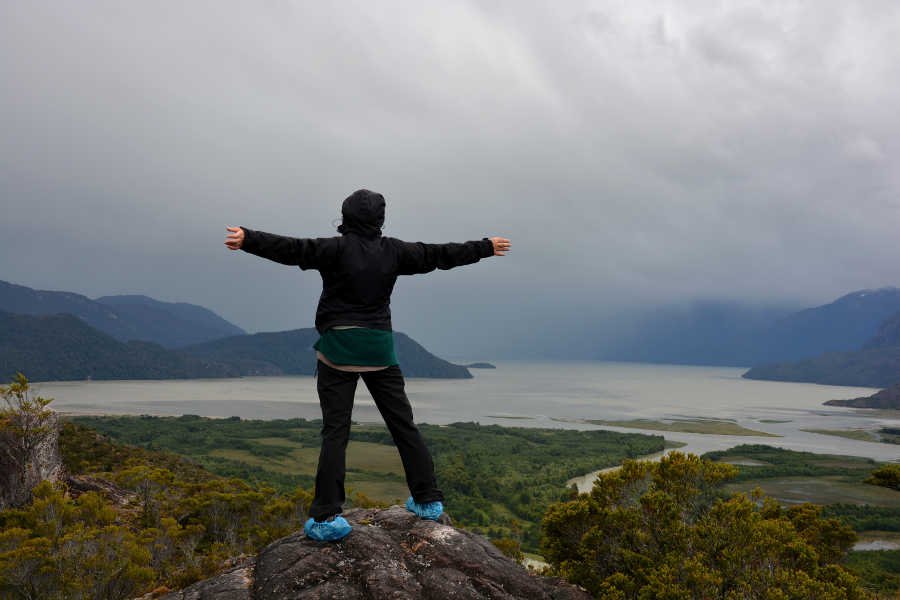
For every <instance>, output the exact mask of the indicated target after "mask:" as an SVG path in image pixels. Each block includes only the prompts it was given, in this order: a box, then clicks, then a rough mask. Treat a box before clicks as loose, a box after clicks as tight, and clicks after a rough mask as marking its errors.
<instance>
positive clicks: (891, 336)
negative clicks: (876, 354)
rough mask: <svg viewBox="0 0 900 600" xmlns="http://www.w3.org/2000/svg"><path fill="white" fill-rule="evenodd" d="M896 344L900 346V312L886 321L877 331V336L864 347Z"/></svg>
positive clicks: (883, 346) (884, 346)
mask: <svg viewBox="0 0 900 600" xmlns="http://www.w3.org/2000/svg"><path fill="white" fill-rule="evenodd" d="M894 346H900V313H897V314H895V315H893V316H892V317H890V318H888V319H887V320H886V321H884V322H883V323H882V324H881V326H880V327H879V328H878V331H877V332H876V333H875V337H873V338H872V339H870V340H869V341H868V342H866V343H865V344H864V345H863V349H869V348H891V347H894Z"/></svg>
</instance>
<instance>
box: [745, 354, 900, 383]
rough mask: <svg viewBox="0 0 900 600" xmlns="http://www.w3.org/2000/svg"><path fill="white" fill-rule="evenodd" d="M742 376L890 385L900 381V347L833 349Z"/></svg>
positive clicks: (762, 368) (755, 369)
mask: <svg viewBox="0 0 900 600" xmlns="http://www.w3.org/2000/svg"><path fill="white" fill-rule="evenodd" d="M743 377H745V378H747V379H765V380H769V381H795V382H805V383H821V384H825V385H850V386H860V387H881V388H884V387H890V386H892V385H894V384H895V383H898V382H900V347H896V348H871V349H868V350H860V351H858V352H832V353H829V354H823V355H822V356H819V357H816V358H810V359H807V360H799V361H795V362H786V363H775V364H771V365H761V366H758V367H753V368H752V369H750V370H748V371H747V372H746V373H744V374H743Z"/></svg>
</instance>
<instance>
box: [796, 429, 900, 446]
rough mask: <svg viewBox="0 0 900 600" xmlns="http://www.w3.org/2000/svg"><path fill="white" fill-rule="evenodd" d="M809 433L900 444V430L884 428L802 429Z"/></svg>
mask: <svg viewBox="0 0 900 600" xmlns="http://www.w3.org/2000/svg"><path fill="white" fill-rule="evenodd" d="M800 431H808V432H809V433H821V434H823V435H836V436H838V437H843V438H848V439H851V440H861V441H863V442H883V443H885V444H900V430H898V429H895V428H888V427H883V428H881V429H877V430H871V429H801V430H800Z"/></svg>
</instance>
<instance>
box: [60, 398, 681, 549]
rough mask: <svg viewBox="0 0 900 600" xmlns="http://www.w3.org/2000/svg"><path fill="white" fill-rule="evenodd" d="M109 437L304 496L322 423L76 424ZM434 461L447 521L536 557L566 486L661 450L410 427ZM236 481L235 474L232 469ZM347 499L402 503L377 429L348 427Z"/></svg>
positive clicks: (399, 483) (525, 431)
mask: <svg viewBox="0 0 900 600" xmlns="http://www.w3.org/2000/svg"><path fill="white" fill-rule="evenodd" d="M69 418H70V419H71V420H73V421H74V422H76V423H79V424H82V425H85V426H88V427H91V428H94V429H96V430H98V431H100V432H102V433H104V434H106V435H109V436H110V437H111V438H113V439H115V440H117V441H120V442H125V443H128V444H135V445H139V446H142V447H145V448H150V449H158V450H163V449H164V450H167V451H171V452H175V453H178V454H180V455H182V456H186V457H189V458H191V459H192V460H194V461H196V462H197V463H199V464H201V465H203V466H204V467H206V468H208V469H209V470H210V471H212V472H214V473H222V474H226V475H228V476H240V477H243V478H246V479H248V480H250V481H253V482H256V483H259V484H264V485H271V486H272V487H275V488H276V489H279V490H281V491H285V492H287V491H289V490H291V489H294V488H295V487H296V486H297V485H300V486H301V487H305V488H306V489H312V487H313V481H314V474H315V469H316V464H317V461H318V453H319V431H320V428H321V421H319V420H312V421H309V420H305V419H287V420H270V421H258V420H241V419H238V418H236V417H232V418H228V419H209V418H202V417H198V416H195V415H185V416H182V417H151V416H139V417H135V416H77V417H69ZM419 428H420V430H421V431H422V435H423V437H424V438H425V440H426V443H427V444H428V446H429V448H430V450H431V452H432V455H433V457H434V462H435V470H436V472H437V479H438V483H439V485H440V486H441V489H442V490H443V492H444V494H445V496H446V502H445V504H446V505H447V510H448V512H449V513H450V514H451V516H452V517H453V518H454V519H455V521H456V522H458V523H459V524H461V525H462V526H465V527H468V528H470V529H473V530H475V531H478V532H480V533H484V534H486V535H488V536H489V537H491V538H493V539H502V538H512V539H515V540H516V541H518V542H520V543H521V544H522V548H523V549H526V550H532V551H534V550H536V549H537V548H538V542H539V531H538V528H539V524H540V520H541V517H542V516H543V513H544V511H545V510H546V508H547V506H549V505H550V504H551V503H553V502H556V501H558V500H560V499H563V498H568V497H569V496H570V494H571V491H570V490H569V489H568V488H567V487H566V481H567V480H569V479H571V478H572V477H574V476H577V475H583V474H585V473H588V472H591V471H595V470H597V469H601V468H604V467H610V466H614V465H617V464H620V463H621V462H622V460H624V459H625V458H634V457H637V456H642V455H645V454H650V453H653V452H657V451H659V450H662V449H663V447H664V440H663V438H662V437H661V436H651V435H644V434H637V433H634V434H631V433H628V434H626V433H618V432H612V431H573V430H563V429H535V428H517V427H501V426H499V425H489V426H482V425H478V424H475V423H454V424H452V425H448V426H437V425H427V424H422V425H420V426H419ZM241 470H242V472H243V475H237V473H238V472H239V471H241ZM346 483H347V488H348V493H353V492H358V493H361V494H363V495H364V496H365V497H368V498H372V499H373V500H376V501H382V502H385V503H395V502H397V501H402V500H405V498H406V497H407V496H408V495H409V492H408V490H407V488H406V484H405V479H404V475H403V468H402V465H401V463H400V459H399V455H398V453H397V450H396V448H395V447H394V445H393V440H392V439H391V436H390V434H389V433H388V431H387V429H386V428H385V427H384V426H380V425H354V427H353V429H352V432H351V436H350V444H349V446H348V456H347V482H346Z"/></svg>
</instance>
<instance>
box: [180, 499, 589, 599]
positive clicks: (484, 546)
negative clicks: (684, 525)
mask: <svg viewBox="0 0 900 600" xmlns="http://www.w3.org/2000/svg"><path fill="white" fill-rule="evenodd" d="M344 517H345V518H346V519H347V520H348V521H349V522H350V523H351V524H352V525H353V531H352V532H351V533H350V535H348V536H347V537H346V538H344V539H343V540H341V541H340V542H336V543H335V542H316V541H313V540H309V539H307V538H306V536H305V535H304V534H303V533H302V532H297V533H294V534H292V535H289V536H287V537H284V538H282V539H280V540H276V541H275V542H272V543H271V544H269V545H268V546H266V547H265V548H263V550H262V551H261V552H260V553H259V554H258V555H257V556H255V557H247V558H245V559H243V560H241V561H239V562H238V563H237V564H236V565H234V566H232V567H231V568H229V569H228V570H227V571H225V572H224V573H221V574H220V575H217V576H215V577H212V578H210V579H206V580H204V581H200V582H198V583H195V584H194V585H191V586H190V587H188V588H185V589H184V590H181V591H178V592H174V593H171V594H168V595H166V596H164V598H165V599H166V600H207V599H212V598H216V599H221V600H287V599H292V600H294V599H297V600H300V599H313V598H320V599H323V600H324V599H329V600H331V599H334V600H339V599H347V600H349V599H360V600H362V599H367V600H380V599H381V598H391V599H409V600H412V599H423V600H430V599H435V600H437V599H440V600H444V599H451V598H456V599H472V600H475V599H488V598H489V599H503V600H512V599H516V598H528V599H547V600H550V599H553V600H557V599H558V600H563V599H565V600H586V599H588V598H590V597H591V596H590V595H589V594H588V593H587V592H585V591H583V590H582V589H580V588H578V587H575V586H573V585H571V584H567V583H565V582H562V581H560V580H558V579H553V578H549V577H540V576H537V575H533V574H531V573H529V572H528V571H527V570H526V569H525V568H523V567H522V566H520V565H519V564H518V563H517V562H515V561H514V560H512V559H511V558H508V557H506V556H504V555H503V554H502V553H501V552H500V551H499V550H497V548H496V547H495V546H494V545H493V544H491V543H490V542H489V541H488V540H487V539H486V538H484V537H482V536H480V535H477V534H474V533H471V532H468V531H464V530H461V529H456V528H455V527H453V526H452V525H449V524H447V523H448V522H449V520H447V519H445V520H444V522H442V523H436V522H434V521H425V520H421V519H419V518H417V517H416V516H415V515H413V514H412V513H410V512H409V511H407V510H406V509H405V508H403V507H401V506H392V507H390V508H386V509H374V508H371V509H363V508H357V509H352V510H349V511H346V512H345V513H344Z"/></svg>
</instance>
